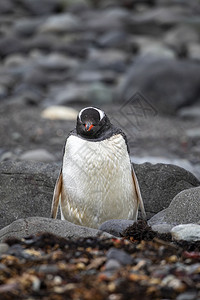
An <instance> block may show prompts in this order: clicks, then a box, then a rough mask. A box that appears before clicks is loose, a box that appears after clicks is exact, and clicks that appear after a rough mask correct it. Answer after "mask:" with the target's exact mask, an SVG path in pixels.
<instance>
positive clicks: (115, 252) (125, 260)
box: [107, 248, 133, 265]
mask: <svg viewBox="0 0 200 300" xmlns="http://www.w3.org/2000/svg"><path fill="white" fill-rule="evenodd" d="M107 258H108V259H114V260H117V261H118V262H119V263H120V264H122V265H128V264H131V263H132V262H133V258H132V257H131V255H129V254H128V253H126V252H125V251H123V250H120V249H116V248H111V249H109V250H108V252H107Z"/></svg>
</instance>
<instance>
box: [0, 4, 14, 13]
mask: <svg viewBox="0 0 200 300" xmlns="http://www.w3.org/2000/svg"><path fill="white" fill-rule="evenodd" d="M13 11H14V3H13V1H12V0H1V1H0V14H1V15H3V14H7V13H13Z"/></svg>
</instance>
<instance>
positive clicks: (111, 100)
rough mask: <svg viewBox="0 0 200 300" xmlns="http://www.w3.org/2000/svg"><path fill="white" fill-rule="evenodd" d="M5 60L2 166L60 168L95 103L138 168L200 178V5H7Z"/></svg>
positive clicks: (9, 0) (47, 0)
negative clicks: (68, 143)
mask: <svg viewBox="0 0 200 300" xmlns="http://www.w3.org/2000/svg"><path fill="white" fill-rule="evenodd" d="M0 58H1V60H0V137H1V142H0V160H1V161H5V160H24V161H27V160H34V161H43V162H59V163H60V162H61V158H62V147H63V144H64V142H65V139H66V136H67V134H68V133H69V131H70V130H71V129H73V127H74V125H75V121H76V117H75V116H76V112H77V111H78V110H79V109H80V108H82V107H84V106H87V105H96V106H98V107H101V108H103V109H104V110H105V111H106V112H107V113H108V115H109V116H110V118H111V120H112V121H113V123H115V124H116V125H118V126H120V127H122V128H123V130H124V131H125V132H126V134H127V136H128V139H129V143H130V151H131V155H132V159H133V161H134V162H136V163H141V162H144V161H149V162H153V163H157V162H163V163H175V164H177V165H179V166H182V167H184V168H186V169H188V170H190V171H192V172H193V173H194V174H195V175H196V176H197V177H198V178H200V170H199V169H200V139H199V137H200V1H198V0H190V1H187V0H149V1H147V0H146V1H145V0H141V1H139V0H135V1H134V0H119V1H117V0H96V1H92V0H42V1H41V0H34V1H33V0H1V1H0ZM56 106H59V107H60V109H59V108H58V107H56ZM63 106H64V109H62V107H63ZM52 107H53V108H52Z"/></svg>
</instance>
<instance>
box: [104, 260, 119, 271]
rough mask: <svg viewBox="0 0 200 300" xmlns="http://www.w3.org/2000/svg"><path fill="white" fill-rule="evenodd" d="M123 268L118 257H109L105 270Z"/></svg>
mask: <svg viewBox="0 0 200 300" xmlns="http://www.w3.org/2000/svg"><path fill="white" fill-rule="evenodd" d="M119 268H121V264H120V263H119V262H118V260H116V259H109V260H108V261H107V262H106V264H105V271H115V270H117V269H119Z"/></svg>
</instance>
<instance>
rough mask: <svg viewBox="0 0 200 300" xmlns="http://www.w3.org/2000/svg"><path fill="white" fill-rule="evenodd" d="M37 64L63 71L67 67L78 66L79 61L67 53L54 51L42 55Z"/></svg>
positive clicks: (52, 69) (50, 69)
mask: <svg viewBox="0 0 200 300" xmlns="http://www.w3.org/2000/svg"><path fill="white" fill-rule="evenodd" d="M37 64H38V65H39V67H41V68H43V69H44V70H47V71H55V70H58V71H62V70H66V69H71V68H76V67H77V66H78V62H77V61H76V60H75V59H72V58H68V57H67V56H65V55H62V54H59V53H54V54H49V55H46V56H43V55H42V56H41V57H40V58H39V59H38V62H37Z"/></svg>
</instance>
